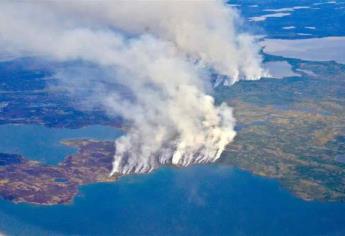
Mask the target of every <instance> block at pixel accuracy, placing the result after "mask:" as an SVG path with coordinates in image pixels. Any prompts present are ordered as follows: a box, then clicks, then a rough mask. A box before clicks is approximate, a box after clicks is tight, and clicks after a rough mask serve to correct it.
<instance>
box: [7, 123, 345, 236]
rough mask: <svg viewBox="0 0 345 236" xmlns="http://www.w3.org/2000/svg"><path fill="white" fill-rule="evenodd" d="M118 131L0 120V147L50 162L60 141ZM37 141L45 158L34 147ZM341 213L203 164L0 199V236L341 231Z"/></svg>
mask: <svg viewBox="0 0 345 236" xmlns="http://www.w3.org/2000/svg"><path fill="white" fill-rule="evenodd" d="M108 131H109V132H108ZM4 132H6V134H4ZM112 132H114V133H112ZM118 132H119V131H118ZM21 135H23V137H20V136H21ZM118 135H120V133H116V130H112V129H111V128H109V127H101V126H90V127H86V128H83V129H76V130H65V129H62V130H61V129H51V128H45V127H41V126H31V125H29V126H26V125H20V126H17V125H6V126H0V138H1V140H3V138H4V137H10V138H11V141H12V142H10V141H9V140H4V142H3V141H2V144H1V148H0V151H4V150H13V151H16V150H17V151H18V152H19V153H22V154H25V155H27V156H30V158H32V159H37V160H43V161H45V162H48V163H56V162H57V161H59V160H61V158H62V155H63V154H64V153H65V151H62V150H64V148H65V147H64V146H63V145H58V143H59V141H60V139H66V138H80V137H91V138H94V139H96V138H99V139H111V138H116V137H117V136H118ZM24 136H25V138H24ZM36 142H39V144H37V143H36ZM46 145H47V146H46ZM37 146H39V147H40V150H43V151H44V152H45V155H43V154H41V153H40V151H38V150H34V149H36V147H37ZM68 152H72V153H73V150H68ZM47 157H49V158H50V157H51V158H53V159H54V160H49V159H48V158H47ZM344 213H345V204H342V203H321V202H306V201H303V200H300V199H298V198H296V197H294V196H293V195H292V194H290V193H289V192H288V191H286V190H285V189H284V188H282V187H281V185H279V183H278V182H277V181H274V180H270V179H267V178H262V177H257V176H254V175H252V174H250V173H248V172H244V171H240V170H238V169H235V168H232V167H230V166H222V165H220V164H209V165H196V166H193V167H188V168H161V169H159V170H157V171H154V172H153V173H151V174H146V175H133V176H127V177H123V178H120V180H119V181H117V182H114V183H110V184H109V183H108V184H92V185H87V186H83V187H82V188H81V193H80V194H79V195H78V196H77V197H76V199H75V201H74V202H73V203H71V204H67V205H58V206H34V205H29V204H13V203H11V202H8V201H5V200H0V235H1V232H3V233H4V234H9V235H26V236H30V235H33V236H37V235H72V234H73V235H274V236H276V235H344V234H345V217H344Z"/></svg>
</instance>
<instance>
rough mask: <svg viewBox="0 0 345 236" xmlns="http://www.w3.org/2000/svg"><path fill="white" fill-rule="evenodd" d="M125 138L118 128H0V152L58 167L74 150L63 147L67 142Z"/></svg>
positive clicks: (15, 126)
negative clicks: (65, 140) (71, 140)
mask: <svg viewBox="0 0 345 236" xmlns="http://www.w3.org/2000/svg"><path fill="white" fill-rule="evenodd" d="M121 134H122V131H121V130H119V129H116V128H112V127H108V126H101V125H92V126H87V127H83V128H80V129H64V128H62V129H61V128H47V127H44V126H42V125H14V124H8V125H0V140H1V141H0V152H5V153H11V154H21V155H23V156H25V157H27V158H29V159H32V160H37V161H41V162H44V163H48V164H56V163H58V162H60V161H62V160H63V159H64V158H65V157H66V156H67V155H70V154H72V153H74V152H75V151H76V150H75V149H74V148H71V147H68V146H65V145H63V144H62V143H61V141H62V140H64V139H79V138H90V139H97V140H114V139H115V138H117V137H119V136H120V135H121Z"/></svg>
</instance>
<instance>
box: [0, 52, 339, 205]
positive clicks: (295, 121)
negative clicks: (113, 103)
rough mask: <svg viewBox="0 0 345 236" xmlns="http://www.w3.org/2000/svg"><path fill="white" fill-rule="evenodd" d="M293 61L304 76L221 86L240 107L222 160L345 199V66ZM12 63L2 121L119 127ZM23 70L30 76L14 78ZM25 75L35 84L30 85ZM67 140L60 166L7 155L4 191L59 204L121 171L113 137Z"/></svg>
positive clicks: (5, 70) (0, 166) (5, 79)
mask: <svg viewBox="0 0 345 236" xmlns="http://www.w3.org/2000/svg"><path fill="white" fill-rule="evenodd" d="M270 59H273V60H275V59H277V58H273V57H272V58H270ZM278 59H279V58H278ZM290 63H292V64H293V66H294V69H295V70H296V69H299V70H298V71H300V72H299V73H300V74H301V77H293V78H288V79H283V80H276V79H263V80H261V81H259V82H256V81H243V82H239V83H237V84H235V85H234V86H232V87H220V88H218V89H217V91H216V94H215V97H216V99H217V102H224V101H225V102H227V103H229V104H230V105H231V106H233V107H234V111H235V117H236V119H237V131H238V134H237V136H236V138H235V140H234V142H233V143H231V144H230V145H229V146H228V147H227V150H226V151H225V152H224V153H223V155H222V157H221V159H220V160H219V164H220V165H231V166H234V167H237V168H240V169H243V170H246V171H250V172H252V173H254V174H257V175H261V176H266V177H269V178H274V179H277V180H278V181H280V182H281V183H282V184H283V186H284V187H286V188H287V189H289V190H290V191H291V192H292V193H294V194H295V195H296V196H298V197H300V198H302V199H305V200H321V201H345V163H344V162H342V160H343V159H342V158H338V157H343V156H344V155H345V91H344V88H345V67H344V66H341V65H339V64H336V63H334V62H322V63H321V62H320V63H311V62H303V61H298V60H290ZM12 67H14V65H11V64H7V65H4V64H2V67H1V68H0V69H1V71H0V72H1V73H2V76H1V77H0V78H1V80H2V81H1V82H2V83H1V84H0V86H1V96H0V99H1V100H0V104H2V106H0V111H1V112H0V123H3V124H5V123H24V124H26V123H29V124H42V125H46V126H52V127H68V128H77V127H82V126H84V125H87V124H102V125H112V126H121V120H120V119H114V120H110V119H109V118H107V117H106V116H104V115H98V113H97V112H95V113H83V112H81V111H76V110H74V109H73V108H72V107H73V106H70V105H68V103H67V102H66V101H65V100H63V99H62V98H61V96H60V95H58V94H57V95H52V94H50V95H48V94H47V93H46V92H45V91H44V90H43V88H45V83H46V81H45V80H43V78H45V76H43V75H42V74H44V73H45V72H39V73H37V72H35V73H36V74H35V73H34V72H33V71H37V68H31V70H32V71H30V70H29V71H25V70H23V69H22V71H21V73H20V74H16V73H19V72H16V73H15V72H14V71H18V68H12ZM19 69H21V68H19ZM19 71H20V70H19ZM296 71H297V70H296ZM303 71H304V72H303ZM306 71H311V72H313V73H305V72H306ZM23 73H24V82H23V83H20V85H19V84H17V83H18V81H17V83H14V81H15V79H16V78H17V77H18V78H19V77H23ZM25 79H27V80H31V81H32V80H34V81H36V82H34V83H25ZM64 144H65V145H69V146H74V147H77V148H78V152H77V153H75V154H74V155H71V156H68V157H66V159H65V160H64V161H62V162H61V163H59V164H58V165H46V164H43V163H39V162H36V161H32V160H28V159H26V158H25V157H23V156H20V155H17V154H16V153H11V154H8V153H1V154H0V195H1V196H2V197H3V198H5V199H8V200H11V201H14V202H27V203H35V204H46V205H52V204H61V203H67V202H70V201H72V200H73V197H74V196H75V195H76V194H77V193H78V188H79V186H80V185H84V184H90V183H95V182H110V181H114V180H116V179H117V178H118V177H119V176H114V177H111V178H110V177H109V173H110V171H111V167H112V161H113V155H114V152H115V149H114V145H113V142H106V141H96V140H69V141H64Z"/></svg>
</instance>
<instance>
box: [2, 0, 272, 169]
mask: <svg viewBox="0 0 345 236" xmlns="http://www.w3.org/2000/svg"><path fill="white" fill-rule="evenodd" d="M38 3H40V4H38ZM239 20H240V19H239V17H238V15H237V13H236V12H234V11H233V10H232V9H231V8H230V7H228V6H226V5H225V4H224V3H223V2H220V1H188V2H182V1H179V2H177V1H155V2H129V1H123V2H122V1H90V2H89V1H73V2H64V1H47V2H43V1H42V2H41V1H40V2H36V3H29V2H20V1H2V2H1V3H0V49H1V50H3V51H4V52H6V53H13V54H15V55H18V54H19V55H22V56H27V55H30V56H32V55H34V56H39V57H44V58H47V59H49V60H54V61H62V62H68V61H83V62H86V63H90V64H91V65H92V66H91V67H97V68H98V70H99V69H100V70H101V71H106V72H107V73H100V74H99V75H95V76H92V74H90V75H88V76H85V78H84V79H83V80H85V81H86V82H85V81H83V80H80V78H78V79H75V78H73V77H67V78H68V79H71V80H73V81H75V83H73V82H72V83H70V82H69V83H67V84H69V85H73V86H72V87H71V86H65V89H66V91H72V92H73V93H76V91H79V89H78V88H75V87H78V86H83V87H84V88H85V87H86V90H87V91H90V92H89V94H88V97H87V100H86V101H87V102H89V103H91V104H89V105H90V106H94V107H100V106H101V107H103V108H104V109H106V110H107V112H108V113H109V114H111V115H120V116H122V117H123V118H125V119H126V120H128V121H129V122H130V123H131V126H130V128H129V130H128V132H127V133H126V135H125V136H122V137H121V138H119V139H117V140H116V141H115V144H116V154H115V157H114V163H113V171H112V173H111V174H114V173H132V172H136V173H141V172H148V171H151V170H152V169H154V168H156V167H158V166H159V165H162V164H173V165H182V166H185V165H189V164H191V163H201V162H212V161H215V160H217V159H218V158H219V157H220V155H221V153H222V151H223V150H224V148H225V146H226V145H227V144H228V143H229V142H231V141H232V140H233V138H234V136H235V131H234V124H235V120H234V118H233V115H232V109H231V108H230V107H228V106H227V105H226V104H221V105H220V106H216V105H215V101H214V99H213V97H212V96H211V95H210V94H211V93H212V91H211V89H210V88H211V86H210V78H209V71H210V70H213V71H215V72H216V73H218V74H220V75H223V76H226V78H227V80H226V81H224V82H225V83H227V84H232V83H234V82H236V81H238V80H239V79H240V78H243V79H251V80H252V79H259V78H260V77H261V76H263V75H264V74H265V72H264V71H263V69H262V67H261V58H260V56H259V54H258V47H257V46H256V44H255V43H254V39H253V37H252V36H250V35H248V34H244V33H239V31H238V30H237V29H236V24H237V23H238V22H239ZM84 69H86V68H85V66H84ZM61 81H65V82H66V78H65V79H62V80H61ZM80 81H81V82H80ZM87 81H92V83H90V82H87ZM104 81H106V84H107V85H106V86H105V85H104V83H103V82H104ZM62 84H65V85H66V83H62ZM117 85H121V86H123V87H125V88H126V89H127V90H128V91H129V92H130V94H131V96H130V97H124V96H121V93H120V92H119V91H118V89H117V88H116V87H117Z"/></svg>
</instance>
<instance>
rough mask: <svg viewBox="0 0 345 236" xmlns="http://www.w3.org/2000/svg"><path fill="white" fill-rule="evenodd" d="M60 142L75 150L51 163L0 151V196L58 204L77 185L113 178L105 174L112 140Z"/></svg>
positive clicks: (75, 190) (72, 194)
mask: <svg viewBox="0 0 345 236" xmlns="http://www.w3.org/2000/svg"><path fill="white" fill-rule="evenodd" d="M64 144H65V145H68V146H73V147H77V148H78V150H79V151H78V153H76V154H74V155H71V156H68V157H67V158H66V159H65V160H64V161H62V162H61V163H59V164H58V165H55V166H54V165H46V164H43V163H40V162H37V161H31V160H27V159H25V158H24V157H22V156H20V155H15V154H6V153H0V195H1V196H2V197H3V198H4V199H7V200H11V201H13V202H27V203H33V204H43V205H54V204H62V203H68V202H71V201H72V200H73V198H74V197H75V195H76V194H77V193H78V188H79V186H80V185H84V184H89V183H96V182H111V181H114V180H116V179H117V177H118V176H116V175H114V176H111V177H110V176H109V173H110V171H111V169H112V161H113V155H114V153H115V149H114V143H113V142H110V141H102V142H99V141H92V140H71V141H64Z"/></svg>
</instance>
